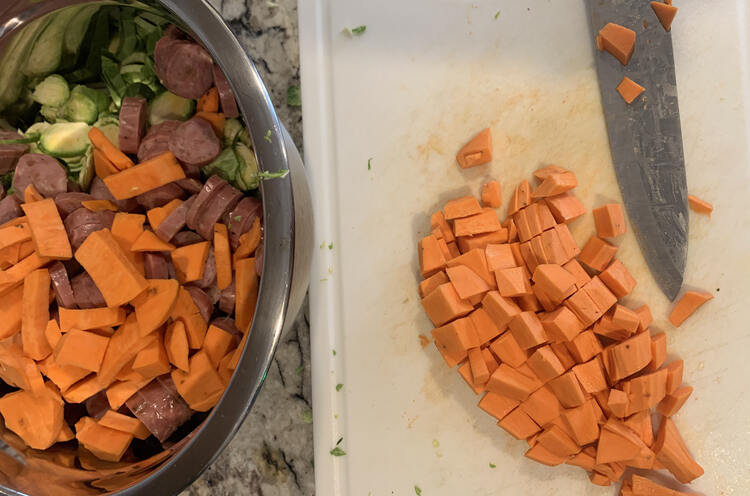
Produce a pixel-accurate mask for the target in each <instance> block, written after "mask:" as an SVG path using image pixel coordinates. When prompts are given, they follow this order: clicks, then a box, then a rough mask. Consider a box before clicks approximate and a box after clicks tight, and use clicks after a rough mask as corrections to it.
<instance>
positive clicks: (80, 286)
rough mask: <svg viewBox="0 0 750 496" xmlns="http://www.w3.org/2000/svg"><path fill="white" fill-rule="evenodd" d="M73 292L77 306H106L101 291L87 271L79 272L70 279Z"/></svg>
mask: <svg viewBox="0 0 750 496" xmlns="http://www.w3.org/2000/svg"><path fill="white" fill-rule="evenodd" d="M71 284H72V286H73V294H74V295H75V299H76V304H77V305H78V308H101V307H106V306H107V302H106V301H105V300H104V296H102V293H101V291H99V288H98V287H97V286H96V283H94V280H93V279H92V278H91V276H90V275H89V273H88V272H81V273H80V274H78V275H77V276H75V277H74V278H73V280H72V281H71Z"/></svg>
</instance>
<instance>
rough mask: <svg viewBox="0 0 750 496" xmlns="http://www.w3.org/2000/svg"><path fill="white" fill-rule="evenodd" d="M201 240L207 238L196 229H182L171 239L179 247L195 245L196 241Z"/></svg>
mask: <svg viewBox="0 0 750 496" xmlns="http://www.w3.org/2000/svg"><path fill="white" fill-rule="evenodd" d="M201 241H205V240H204V239H203V237H201V235H200V234H198V233H197V232H194V231H180V232H178V233H177V234H175V235H174V237H173V238H172V239H171V243H172V244H173V245H175V246H177V247H180V246H187V245H194V244H195V243H200V242H201Z"/></svg>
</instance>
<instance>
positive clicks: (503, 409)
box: [479, 391, 519, 420]
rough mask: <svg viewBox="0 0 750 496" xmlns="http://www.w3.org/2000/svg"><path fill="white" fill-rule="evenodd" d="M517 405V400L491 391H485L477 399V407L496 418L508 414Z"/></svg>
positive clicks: (499, 418)
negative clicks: (479, 398) (480, 397)
mask: <svg viewBox="0 0 750 496" xmlns="http://www.w3.org/2000/svg"><path fill="white" fill-rule="evenodd" d="M518 405H519V402H518V401H516V400H513V399H510V398H508V397H506V396H503V395H501V394H497V393H493V392H492V391H487V393H486V394H485V395H484V396H483V397H482V399H481V400H479V408H481V409H482V410H484V411H485V412H487V413H488V414H490V415H492V416H493V417H495V418H496V419H498V420H501V419H502V418H503V417H505V416H506V415H508V414H509V413H510V412H511V411H513V409H514V408H516V407H517V406H518Z"/></svg>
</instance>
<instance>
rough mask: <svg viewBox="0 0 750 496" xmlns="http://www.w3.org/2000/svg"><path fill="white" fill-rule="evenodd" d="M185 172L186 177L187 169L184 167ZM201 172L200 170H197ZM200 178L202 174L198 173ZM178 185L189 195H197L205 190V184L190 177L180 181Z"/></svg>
mask: <svg viewBox="0 0 750 496" xmlns="http://www.w3.org/2000/svg"><path fill="white" fill-rule="evenodd" d="M183 170H185V175H187V174H188V171H187V168H185V167H183ZM196 170H199V169H196ZM198 177H200V172H198ZM176 182H177V185H178V186H179V187H180V188H182V189H183V190H184V191H185V193H187V194H189V195H197V194H198V193H200V192H201V190H202V189H203V183H202V182H200V181H199V180H198V179H197V178H195V177H190V176H188V178H187V179H180V180H179V181H176Z"/></svg>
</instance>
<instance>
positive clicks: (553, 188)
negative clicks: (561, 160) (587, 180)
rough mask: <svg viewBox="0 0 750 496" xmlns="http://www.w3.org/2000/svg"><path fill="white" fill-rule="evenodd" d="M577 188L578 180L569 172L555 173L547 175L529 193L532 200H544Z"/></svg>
mask: <svg viewBox="0 0 750 496" xmlns="http://www.w3.org/2000/svg"><path fill="white" fill-rule="evenodd" d="M576 186H578V180H577V179H576V176H575V174H573V173H572V172H570V171H565V172H557V173H552V174H549V175H547V177H545V178H544V179H543V180H542V184H540V185H539V186H537V188H536V189H535V190H534V191H533V192H532V193H531V196H532V198H546V197H548V196H557V195H561V194H563V193H565V192H566V191H570V190H571V189H573V188H575V187H576Z"/></svg>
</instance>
